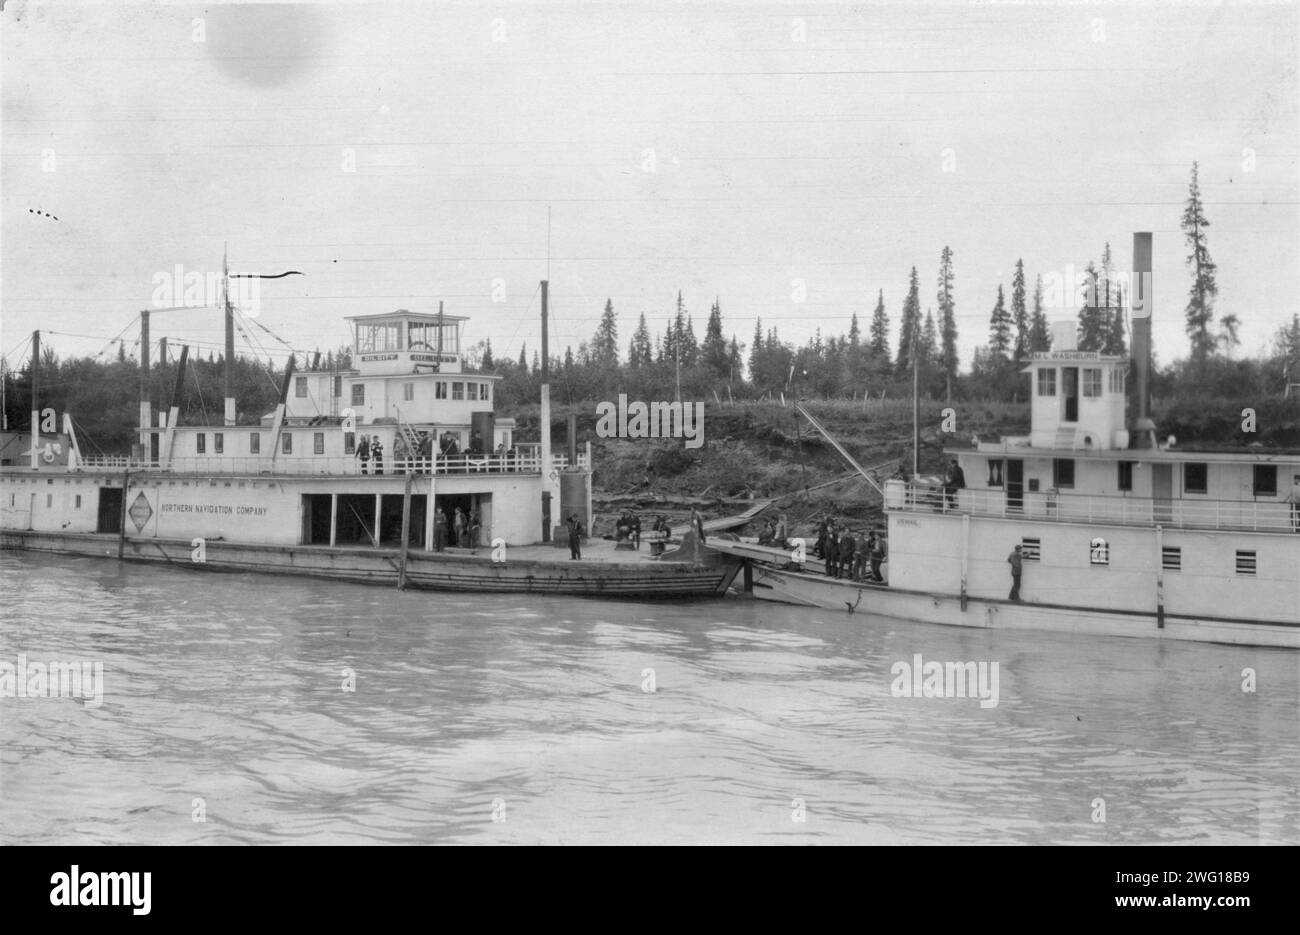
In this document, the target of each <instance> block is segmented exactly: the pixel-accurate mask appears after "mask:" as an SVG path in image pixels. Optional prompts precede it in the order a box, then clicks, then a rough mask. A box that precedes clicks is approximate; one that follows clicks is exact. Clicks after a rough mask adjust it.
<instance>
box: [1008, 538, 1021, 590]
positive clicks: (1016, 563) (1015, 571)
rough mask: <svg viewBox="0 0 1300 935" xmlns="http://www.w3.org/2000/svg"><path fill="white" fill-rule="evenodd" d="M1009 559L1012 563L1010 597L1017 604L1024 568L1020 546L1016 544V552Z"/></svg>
mask: <svg viewBox="0 0 1300 935" xmlns="http://www.w3.org/2000/svg"><path fill="white" fill-rule="evenodd" d="M1007 561H1008V562H1010V563H1011V597H1010V599H1011V600H1013V601H1015V602H1016V603H1017V604H1019V603H1020V573H1021V571H1023V570H1024V556H1022V555H1021V554H1020V546H1016V549H1015V551H1014V552H1012V553H1011V554H1010V555H1008V556H1007Z"/></svg>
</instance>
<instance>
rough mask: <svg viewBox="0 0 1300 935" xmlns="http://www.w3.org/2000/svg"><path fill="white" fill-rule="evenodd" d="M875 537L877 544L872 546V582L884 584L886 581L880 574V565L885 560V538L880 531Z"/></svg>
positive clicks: (876, 532) (877, 531)
mask: <svg viewBox="0 0 1300 935" xmlns="http://www.w3.org/2000/svg"><path fill="white" fill-rule="evenodd" d="M875 536H876V541H875V544H874V545H872V546H871V580H872V581H875V582H877V583H883V582H884V580H885V579H884V576H883V575H881V574H880V563H881V562H883V561H884V560H885V554H886V553H885V536H884V533H882V532H881V531H880V530H879V529H877V530H876V531H875Z"/></svg>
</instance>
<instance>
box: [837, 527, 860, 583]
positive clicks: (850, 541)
mask: <svg viewBox="0 0 1300 935" xmlns="http://www.w3.org/2000/svg"><path fill="white" fill-rule="evenodd" d="M857 551H858V542H857V540H856V539H854V538H853V530H852V529H846V530H844V538H843V539H841V540H840V573H839V577H841V578H852V577H853V558H854V556H855V555H856V554H857Z"/></svg>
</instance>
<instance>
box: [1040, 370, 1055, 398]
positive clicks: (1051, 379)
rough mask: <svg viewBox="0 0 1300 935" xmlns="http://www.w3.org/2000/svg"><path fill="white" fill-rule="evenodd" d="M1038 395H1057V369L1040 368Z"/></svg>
mask: <svg viewBox="0 0 1300 935" xmlns="http://www.w3.org/2000/svg"><path fill="white" fill-rule="evenodd" d="M1038 395H1039V396H1055V395H1056V368H1055V367H1039V368H1038Z"/></svg>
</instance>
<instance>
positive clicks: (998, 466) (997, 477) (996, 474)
mask: <svg viewBox="0 0 1300 935" xmlns="http://www.w3.org/2000/svg"><path fill="white" fill-rule="evenodd" d="M988 485H989V486H990V487H1001V486H1002V462H1001V461H995V460H993V459H992V458H990V459H989V484H988Z"/></svg>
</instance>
